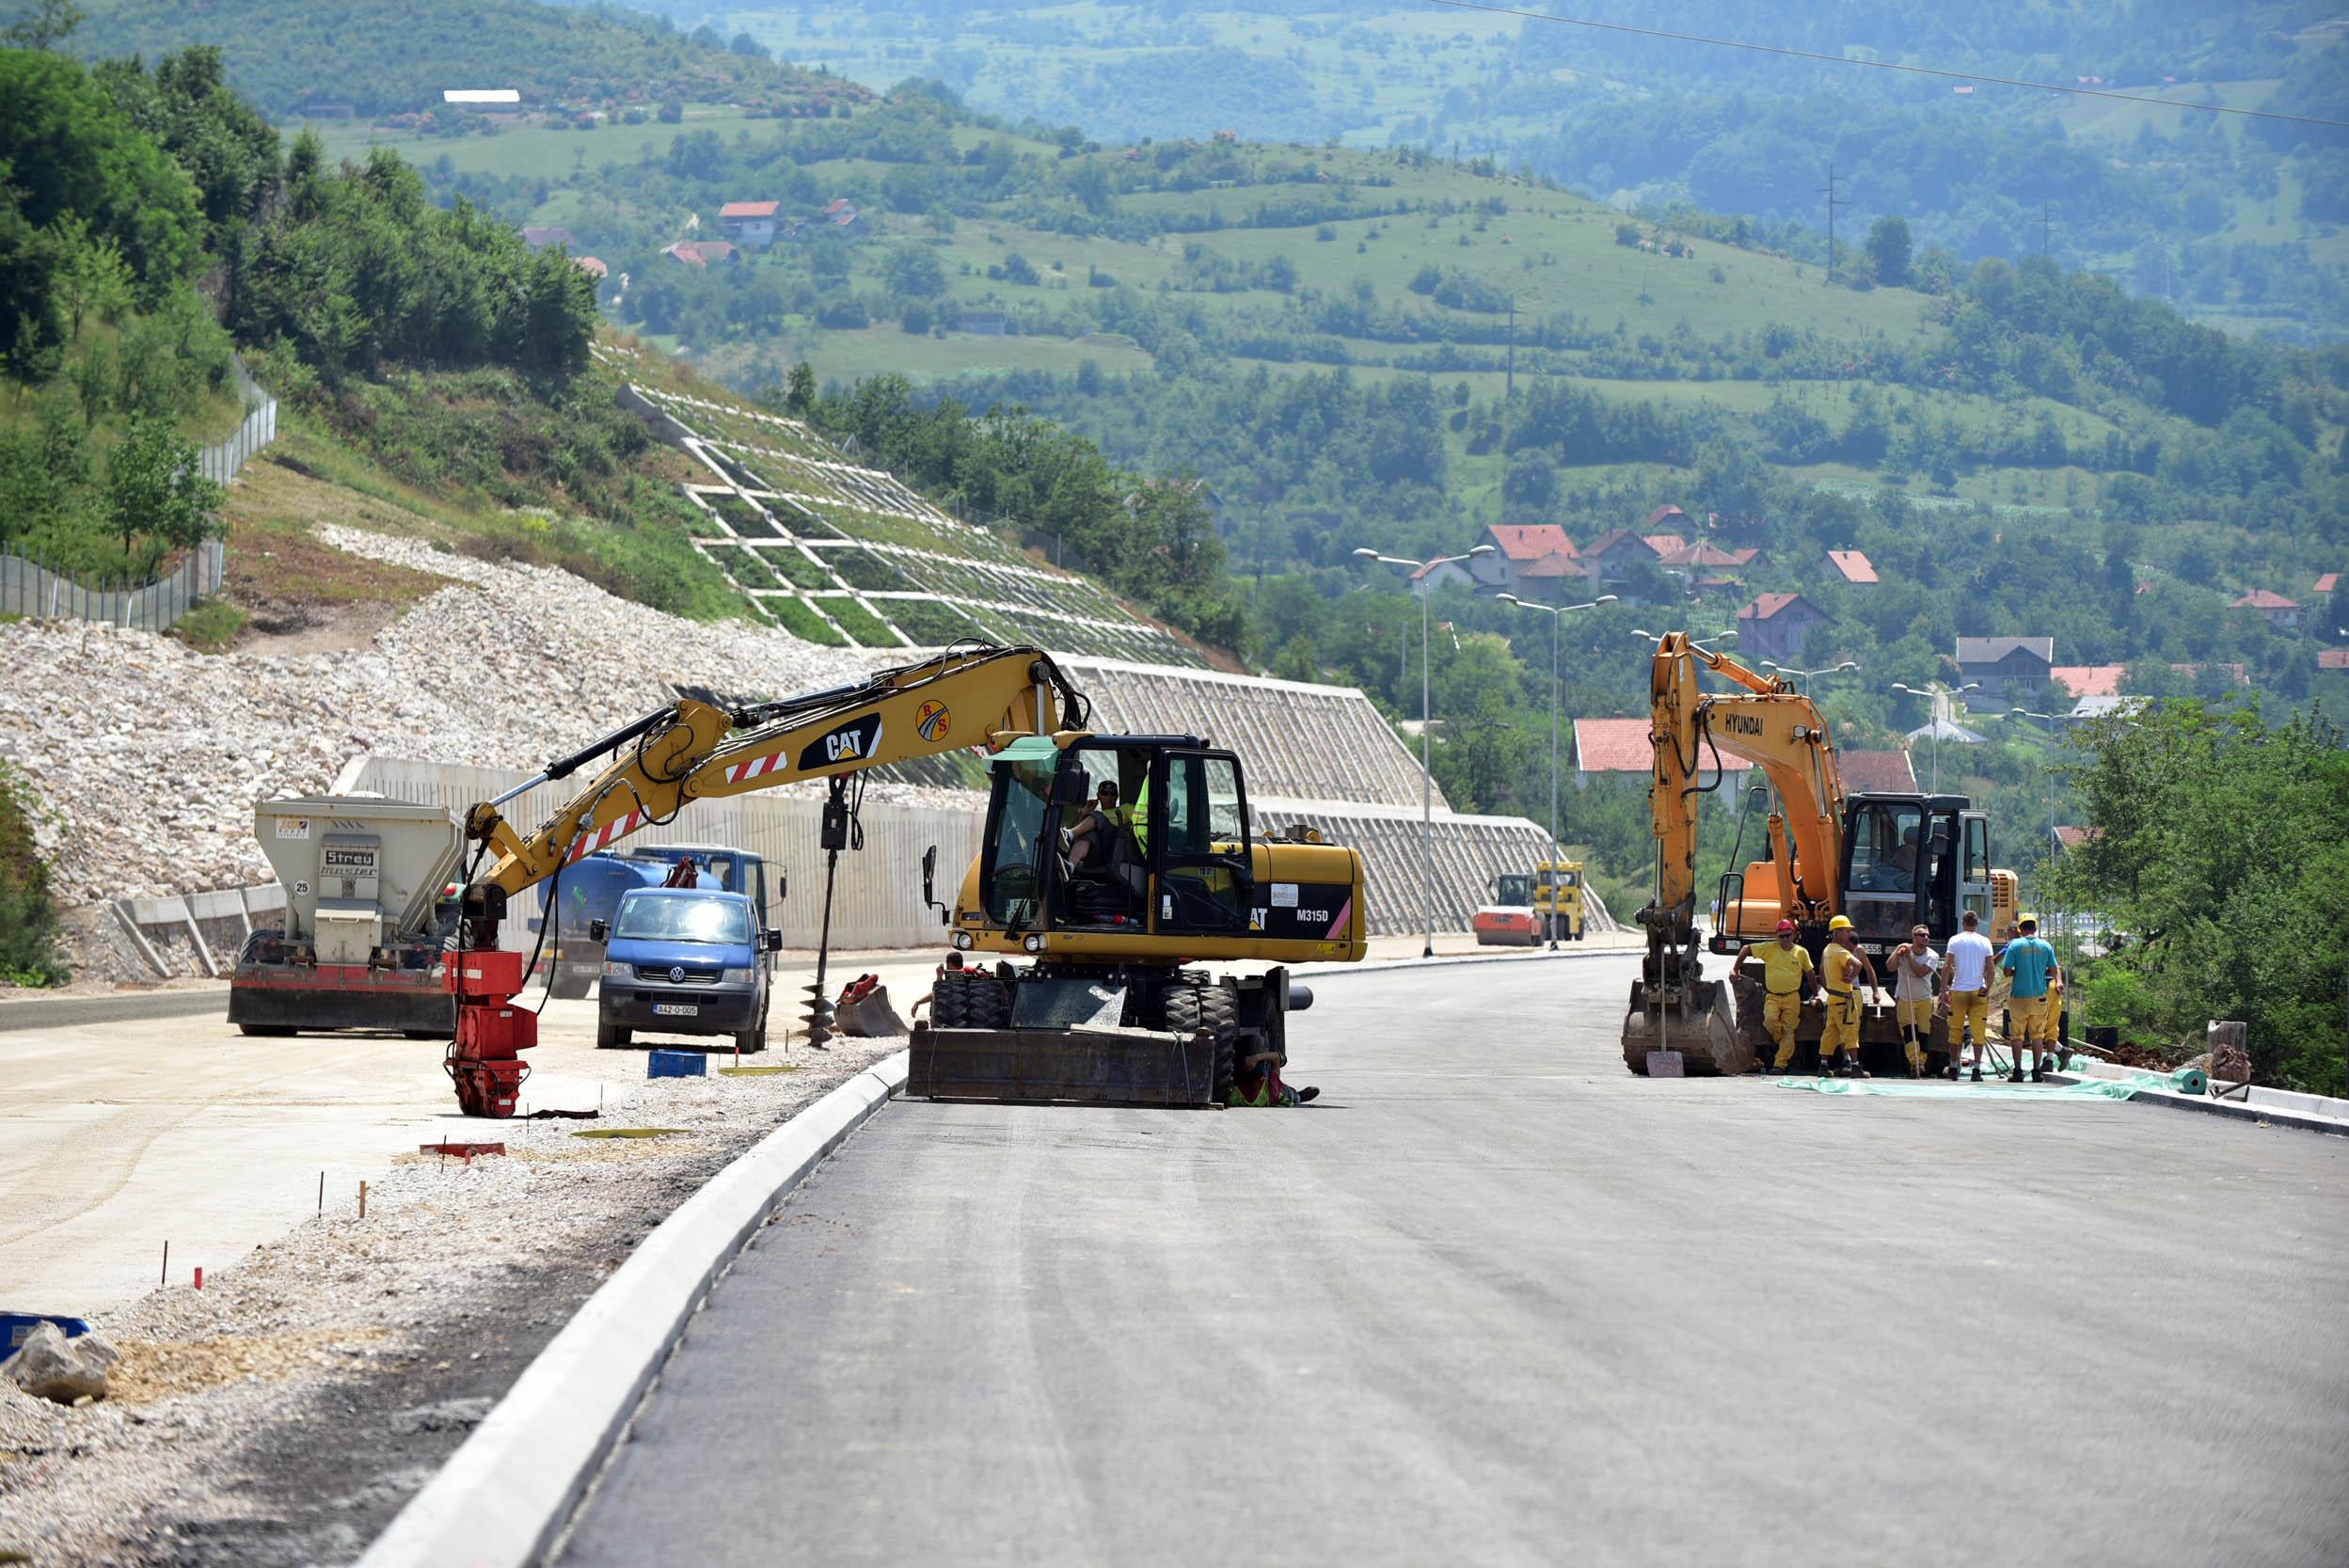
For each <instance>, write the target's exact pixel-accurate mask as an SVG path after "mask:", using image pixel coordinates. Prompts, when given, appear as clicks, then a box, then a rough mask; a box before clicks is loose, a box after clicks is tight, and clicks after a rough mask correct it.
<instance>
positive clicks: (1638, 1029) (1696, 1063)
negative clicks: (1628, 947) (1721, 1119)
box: [1623, 980, 1754, 1078]
mask: <svg viewBox="0 0 2349 1568" xmlns="http://www.w3.org/2000/svg"><path fill="white" fill-rule="evenodd" d="M1688 992H1689V994H1688V1000H1687V1003H1686V1005H1685V1006H1684V1005H1683V1004H1682V1003H1681V1002H1680V1001H1679V1000H1678V999H1673V1000H1670V1001H1667V1000H1665V999H1664V997H1663V996H1662V995H1661V994H1660V993H1657V994H1651V993H1650V991H1649V990H1648V987H1647V984H1646V982H1644V981H1636V980H1635V981H1633V982H1632V986H1631V1008H1630V1011H1629V1012H1628V1013H1627V1014H1626V1015H1625V1017H1624V1021H1623V1065H1624V1066H1626V1067H1627V1068H1629V1069H1631V1070H1632V1071H1633V1072H1636V1073H1639V1074H1641V1075H1642V1076H1643V1077H1645V1076H1647V1075H1648V1074H1649V1073H1650V1070H1651V1069H1659V1070H1666V1071H1668V1070H1669V1069H1667V1068H1665V1066H1664V1060H1663V1059H1662V1058H1660V1057H1655V1058H1651V1054H1650V1053H1661V1052H1666V1051H1671V1052H1676V1053H1679V1057H1680V1070H1681V1072H1682V1073H1683V1074H1684V1075H1686V1076H1688V1077H1691V1078H1697V1077H1710V1076H1713V1075H1715V1074H1720V1075H1722V1076H1725V1077H1735V1076H1736V1075H1738V1074H1739V1073H1744V1072H1750V1071H1752V1070H1753V1068H1754V1048H1753V1046H1752V1045H1751V1044H1749V1043H1748V1042H1747V1040H1746V1038H1745V1037H1744V1035H1743V1034H1742V1033H1741V1032H1740V1031H1739V1030H1738V1026H1737V1019H1736V1017H1735V1016H1734V1014H1733V1013H1732V1011H1731V1007H1730V999H1729V988H1728V986H1726V985H1725V984H1723V983H1722V982H1721V981H1719V980H1697V981H1692V982H1690V984H1689V987H1688Z"/></svg>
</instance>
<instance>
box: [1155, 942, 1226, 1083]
mask: <svg viewBox="0 0 2349 1568" xmlns="http://www.w3.org/2000/svg"><path fill="white" fill-rule="evenodd" d="M1196 973H1198V972H1197V971H1186V972H1185V974H1184V975H1183V979H1184V981H1185V983H1184V984H1182V985H1172V986H1168V987H1167V994H1166V1004H1165V1005H1166V1009H1167V1031H1168V1032H1169V1033H1171V1034H1176V1035H1186V1036H1187V1035H1196V1034H1198V1032H1199V1031H1200V1030H1202V1029H1204V1030H1206V1031H1207V1032H1208V1033H1210V1034H1212V1035H1213V1036H1214V1038H1215V1081H1214V1095H1215V1102H1216V1103H1217V1104H1221V1103H1223V1102H1224V1101H1227V1100H1229V1099H1230V1097H1231V1082H1232V1077H1233V1067H1232V1043H1233V1039H1234V1037H1236V1036H1237V1035H1238V1033H1239V1029H1240V999H1239V997H1238V996H1236V995H1234V994H1233V992H1232V990H1231V988H1230V987H1229V986H1226V985H1222V984H1220V983H1217V982H1214V981H1212V980H1207V979H1206V978H1205V976H1204V975H1203V974H1202V975H1201V977H1200V979H1199V980H1198V981H1196V982H1195V981H1192V980H1191V975H1192V974H1196Z"/></svg>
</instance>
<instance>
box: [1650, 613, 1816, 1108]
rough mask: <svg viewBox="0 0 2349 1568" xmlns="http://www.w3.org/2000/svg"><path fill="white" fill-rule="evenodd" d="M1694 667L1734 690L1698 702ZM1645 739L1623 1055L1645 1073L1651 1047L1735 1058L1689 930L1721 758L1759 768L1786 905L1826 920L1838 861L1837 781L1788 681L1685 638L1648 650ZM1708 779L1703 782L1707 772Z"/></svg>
mask: <svg viewBox="0 0 2349 1568" xmlns="http://www.w3.org/2000/svg"><path fill="white" fill-rule="evenodd" d="M1700 669H1702V670H1709V671H1711V672H1712V673H1714V674H1715V675H1716V676H1718V677H1720V678H1721V679H1722V680H1725V681H1727V682H1728V683H1729V684H1730V686H1731V687H1732V688H1733V690H1731V691H1729V692H1726V693H1722V694H1716V695H1707V694H1706V693H1705V691H1704V690H1703V689H1702V688H1701V687H1700V685H1699V682H1698V676H1699V673H1700ZM1648 693H1649V734H1648V738H1649V741H1650V743H1651V744H1652V745H1653V746H1654V748H1655V753H1656V754H1655V761H1654V765H1653V770H1652V772H1651V775H1650V778H1649V784H1648V810H1649V816H1650V822H1651V827H1652V829H1653V831H1654V832H1655V835H1656V896H1655V898H1654V900H1653V901H1652V902H1650V903H1649V904H1648V906H1647V907H1646V908H1645V909H1643V910H1642V911H1640V913H1639V922H1640V925H1641V926H1642V927H1644V928H1645V930H1646V931H1647V957H1646V959H1645V962H1644V963H1643V966H1642V969H1641V975H1640V981H1639V983H1638V984H1637V985H1636V986H1634V987H1633V988H1632V995H1631V1012H1630V1016H1629V1017H1628V1018H1627V1020H1626V1022H1625V1025H1624V1055H1625V1060H1626V1061H1627V1063H1628V1064H1630V1065H1631V1066H1632V1068H1633V1069H1634V1070H1635V1071H1645V1070H1646V1067H1645V1065H1644V1064H1645V1058H1646V1055H1647V1053H1648V1052H1650V1051H1651V1050H1656V1049H1659V1048H1668V1047H1669V1046H1670V1045H1671V1044H1672V1043H1673V1042H1674V1037H1675V1034H1676V1035H1677V1037H1678V1040H1679V1043H1681V1044H1683V1045H1688V1046H1690V1047H1691V1048H1693V1047H1694V1045H1695V1044H1696V1042H1697V1041H1698V1040H1699V1039H1704V1040H1705V1041H1706V1043H1707V1044H1708V1045H1709V1047H1710V1049H1711V1052H1712V1054H1713V1055H1714V1057H1715V1059H1716V1061H1719V1062H1724V1063H1725V1062H1726V1060H1728V1059H1729V1058H1730V1057H1731V1056H1733V1055H1734V1053H1735V1050H1736V1043H1735V1040H1734V1037H1733V1036H1732V1033H1731V1030H1730V1026H1729V1015H1728V1006H1727V1005H1728V998H1727V995H1726V993H1725V992H1724V991H1722V988H1721V984H1720V982H1719V981H1712V980H1706V979H1705V978H1704V974H1703V964H1702V961H1701V959H1700V958H1699V950H1698V942H1697V929H1696V895H1697V877H1696V844H1697V803H1698V800H1699V798H1700V797H1701V796H1703V795H1705V794H1706V793H1708V792H1709V791H1710V790H1711V789H1713V788H1717V787H1719V780H1720V777H1721V763H1722V757H1723V756H1724V755H1728V756H1737V757H1743V758H1745V759H1746V760H1747V761H1750V762H1752V763H1754V764H1755V765H1756V766H1758V767H1759V768H1761V769H1762V772H1763V775H1764V776H1765V777H1766V778H1768V779H1769V780H1770V784H1771V787H1772V788H1774V789H1775V790H1776V791H1777V793H1778V798H1779V800H1780V801H1781V802H1782V803H1783V805H1784V810H1785V818H1784V821H1785V828H1786V834H1787V841H1786V842H1785V843H1784V845H1783V848H1784V849H1785V850H1786V851H1787V852H1789V856H1790V859H1791V862H1792V863H1791V864H1790V865H1789V866H1788V867H1787V876H1788V889H1789V894H1790V906H1791V907H1794V908H1799V909H1801V910H1804V911H1806V913H1815V914H1816V916H1817V918H1822V919H1823V918H1824V917H1825V914H1826V912H1827V911H1831V910H1832V909H1833V904H1834V880H1835V877H1836V875H1837V869H1838V867H1839V865H1840V864H1841V861H1842V854H1843V844H1842V834H1843V829H1842V823H1841V820H1840V818H1839V816H1838V815H1837V814H1838V812H1839V811H1840V809H1841V804H1842V800H1843V776H1842V773H1841V771H1840V770H1839V769H1838V768H1837V767H1836V765H1835V748H1834V743H1833V740H1832V739H1831V738H1830V737H1829V736H1828V733H1827V724H1826V721H1825V720H1824V719H1822V718H1821V717H1820V716H1819V712H1818V709H1817V707H1816V706H1815V705H1813V704H1812V702H1811V700H1810V699H1809V698H1808V697H1805V696H1803V695H1801V693H1799V692H1797V691H1796V690H1795V689H1794V688H1793V687H1792V685H1791V684H1789V683H1788V682H1786V681H1784V680H1777V679H1772V678H1770V677H1769V676H1765V675H1762V674H1758V673H1755V672H1754V671H1752V670H1749V669H1747V668H1746V667H1745V666H1744V665H1742V664H1739V663H1738V661H1737V660H1736V659H1734V658H1731V657H1729V656H1727V655H1726V654H1722V653H1719V652H1716V651H1715V650H1713V649H1710V648H1706V647H1705V646H1703V645H1702V644H1700V643H1699V642H1698V641H1696V640H1695V639H1693V638H1691V637H1690V636H1689V635H1688V634H1687V633H1685V632H1669V633H1667V634H1665V636H1664V637H1662V638H1661V639H1659V641H1658V642H1657V645H1656V656H1655V662H1654V664H1653V666H1652V667H1651V669H1650V673H1649V678H1648ZM1708 769H1709V770H1710V771H1711V772H1712V774H1713V776H1714V780H1715V783H1714V784H1710V785H1707V784H1703V783H1702V782H1701V780H1702V776H1703V775H1704V773H1705V772H1706V771H1707V770H1708Z"/></svg>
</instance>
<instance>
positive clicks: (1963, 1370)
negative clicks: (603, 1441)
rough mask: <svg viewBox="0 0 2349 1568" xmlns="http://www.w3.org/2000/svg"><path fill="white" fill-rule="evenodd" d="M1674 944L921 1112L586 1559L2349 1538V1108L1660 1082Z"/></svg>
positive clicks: (572, 1554)
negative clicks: (1110, 1073) (1206, 1071)
mask: <svg viewBox="0 0 2349 1568" xmlns="http://www.w3.org/2000/svg"><path fill="white" fill-rule="evenodd" d="M1630 974H1631V968H1630V965H1629V963H1628V962H1627V961H1626V960H1620V959H1613V958H1604V959H1577V960H1573V961H1567V962H1558V963H1532V964H1525V965H1508V966H1501V967H1499V968H1485V969H1441V968H1438V969H1427V970H1413V971H1402V972H1395V973H1389V974H1358V975H1351V976H1343V977H1340V976H1322V977H1320V978H1318V979H1317V981H1316V991H1317V996H1318V1005H1317V1006H1316V1007H1315V1009H1314V1011H1313V1012H1311V1013H1310V1014H1309V1015H1306V1016H1303V1017H1301V1018H1299V1020H1298V1021H1297V1024H1296V1027H1295V1031H1294V1043H1293V1047H1292V1049H1293V1051H1294V1056H1295V1061H1294V1068H1295V1071H1294V1078H1295V1080H1296V1081H1297V1082H1300V1083H1318V1084H1319V1085H1321V1086H1322V1088H1323V1099H1322V1101H1321V1102H1320V1103H1319V1104H1317V1105H1314V1106H1312V1107H1309V1108H1308V1109H1305V1110H1302V1111H1295V1112H1286V1113H1275V1112H1261V1111H1260V1112H1239V1111H1229V1112H1190V1113H1180V1112H1174V1113H1168V1112H1147V1111H1100V1110H1083V1109H1073V1108H1066V1109H1062V1108H1055V1109H1018V1108H1007V1107H1000V1106H987V1105H946V1104H933V1103H927V1102H922V1101H912V1102H904V1103H897V1104H893V1105H891V1106H889V1107H888V1108H886V1109H884V1110H883V1111H881V1113H880V1114H879V1115H878V1116H877V1117H875V1118H874V1120H873V1121H872V1122H871V1123H870V1124H869V1125H868V1126H867V1127H866V1128H865V1131H863V1132H860V1133H858V1134H857V1135H856V1136H855V1137H854V1138H853V1139H852V1140H850V1142H849V1144H848V1145H847V1146H846V1147H845V1148H843V1149H842V1150H841V1151H840V1152H839V1153H838V1154H837V1155H835V1156H834V1158H833V1160H832V1161H831V1162H830V1163H829V1164H827V1165H825V1166H824V1167H823V1168H822V1169H821V1170H819V1171H818V1172H817V1174H816V1175H815V1176H814V1177H813V1178H812V1179H810V1180H808V1181H807V1182H806V1183H804V1184H803V1185H802V1187H801V1189H800V1190H799V1192H798V1193H797V1194H795V1195H794V1196H793V1197H792V1198H791V1200H790V1201H789V1203H788V1204H787V1205H786V1207H785V1208H784V1209H783V1210H782V1211H781V1212H780V1214H779V1216H778V1217H777V1219H776V1220H775V1221H774V1222H773V1223H772V1224H770V1226H769V1227H767V1228H766V1229H765V1230H764V1232H763V1233H762V1235H761V1237H760V1240H759V1241H758V1242H757V1243H755V1244H754V1247H753V1248H752V1250H750V1251H749V1252H748V1253H746V1254H745V1255H744V1256H743V1257H742V1259H740V1260H739V1261H738V1264H737V1265H736V1266H735V1268H734V1269H733V1271H732V1272H731V1273H730V1274H729V1275H727V1276H726V1277H725V1278H724V1279H722V1281H721V1282H720V1284H719V1285H718V1287H717V1289H716V1290H715V1291H714V1292H713V1293H712V1295H711V1297H710V1299H709V1302H708V1304H707V1306H706V1308H705V1309H704V1311H703V1312H702V1313H701V1315H700V1316H699V1317H698V1318H696V1319H695V1320H694V1323H693V1324H692V1326H691V1328H690V1331H689V1333H688V1335H687V1337H686V1338H685V1340H684V1342H683V1344H682V1345H681V1346H680V1347H679V1349H678V1350H677V1352H676V1354H675V1356H674V1357H673V1358H672V1360H671V1361H670V1363H669V1365H668V1367H667V1369H666V1370H665V1371H664V1372H663V1374H662V1376H661V1379H660V1382H659V1385H658V1386H657V1387H656V1388H655V1390H654V1392H653V1393H652V1394H651V1395H650V1396H649V1397H648V1399H647V1401H646V1402H645V1404H644V1406H643V1410H642V1411H641V1412H640V1414H639V1416H638V1418H637V1421H636V1425H635V1428H634V1431H633V1434H632V1436H631V1438H630V1440H629V1441H628V1442H627V1443H626V1444H624V1446H623V1447H622V1448H621V1449H620V1450H619V1451H618V1453H617V1454H616V1455H615V1457H614V1458H613V1460H612V1463H611V1466H610V1467H609V1469H608V1470H607V1472H606V1474H605V1475H604V1477H603V1478H602V1480H601V1481H600V1482H599V1484H598V1486H597V1488H596V1490H595V1492H594V1493H593V1494H592V1495H591V1496H590V1497H589V1499H588V1500H587V1502H586V1503H585V1504H584V1505H583V1506H582V1508H581V1510H580V1513H579V1517H578V1518H577V1519H576V1520H575V1522H574V1527H573V1531H572V1534H571V1537H570V1540H569V1544H568V1546H567V1548H566V1554H565V1556H564V1557H563V1561H564V1562H565V1563H567V1564H570V1565H574V1568H604V1565H619V1564H659V1563H680V1562H690V1563H695V1564H701V1565H719V1564H735V1563H740V1564H752V1563H757V1564H766V1563H771V1562H777V1561H804V1562H813V1563H913V1562H919V1563H957V1564H960V1563H973V1564H1007V1565H1008V1564H1022V1565H1029V1564H1064V1563H1065V1564H1078V1563H1117V1564H1127V1563H1140V1564H1160V1563H1164V1564H1176V1563H1182V1564H1192V1563H1222V1562H1250V1563H1256V1562H1266V1563H1298V1564H1323V1563H1327V1564H1344V1565H1346V1568H1361V1565H1366V1564H1385V1563H1395V1564H1405V1563H1410V1564H1421V1563H1430V1562H1459V1563H1480V1564H1481V1563H1552V1562H1566V1561H1572V1562H1575V1563H1578V1564H1594V1563H1685V1562H1724V1563H1729V1562H1734V1563H1740V1564H1746V1563H1786V1564H1818V1563H1869V1564H1879V1563H1902V1564H1922V1563H1975V1562H2002V1563H2004V1562H2031V1563H2055V1562H2062V1563H2116V1564H2120V1563H2127V1564H2142V1563H2195V1564H2200V1563H2210V1562H2220V1561H2224V1562H2229V1563H2295V1564H2297V1563H2313V1562H2339V1561H2342V1560H2345V1559H2349V1458H2345V1457H2344V1456H2349V1336H2345V1335H2344V1333H2343V1328H2344V1326H2345V1325H2349V1315H2345V1314H2349V1307H2345V1306H2344V1304H2345V1303H2349V1249H2344V1248H2343V1246H2342V1244H2341V1238H2342V1237H2343V1236H2344V1235H2349V1139H2339V1138H2329V1137H2325V1136H2321V1135H2317V1134H2312V1133H2307V1132H2291V1131H2284V1130H2278V1129H2270V1128H2262V1127H2255V1126H2248V1125H2245V1124H2240V1123H2233V1122H2226V1121H2221V1120H2218V1119H2216V1118H2204V1117H2181V1116H2177V1115H2175V1114H2172V1113H2169V1112H2166V1111H2162V1110H2158V1109H2152V1108H2147V1107H2138V1106H2132V1105H2129V1104H2126V1103H2122V1102H2115V1101H2080V1100H2077V1099H2073V1098H2069V1097H2060V1096H2056V1095H2049V1096H2047V1097H2046V1098H2045V1099H2044V1100H2042V1101H2016V1100H2010V1099H2000V1100H1991V1099H1987V1098H1974V1099H1972V1100H1969V1097H1968V1095H1967V1093H1966V1088H1965V1086H1962V1085H1951V1086H1949V1088H1948V1092H1947V1093H1945V1094H1943V1095H1939V1096H1934V1097H1929V1098H1924V1099H1890V1098H1872V1097H1857V1096H1854V1097H1830V1096H1825V1095H1819V1094H1815V1093H1810V1092H1804V1091H1800V1090H1796V1089H1790V1088H1786V1087H1782V1086H1778V1085H1775V1084H1772V1083H1770V1082H1768V1081H1764V1080H1760V1079H1748V1080H1741V1081H1736V1082H1720V1081H1706V1080H1687V1081H1681V1082H1672V1081H1662V1080H1659V1081H1656V1082H1648V1081H1645V1080H1642V1079H1638V1078H1634V1077H1632V1076H1630V1075H1629V1074H1627V1073H1626V1072H1625V1071H1624V1069H1623V1067H1622V1064H1621V1059H1620V1057H1619V1055H1618V1053H1617V1050H1616V1045H1615V1037H1616V1030H1617V1028H1618V1025H1619V1023H1620V1020H1621V1007H1622V1006H1623V998H1624V996H1625V995H1626V993H1627V990H1628V981H1629V978H1630Z"/></svg>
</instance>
